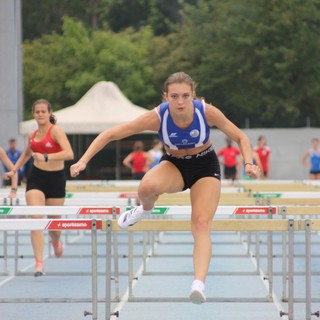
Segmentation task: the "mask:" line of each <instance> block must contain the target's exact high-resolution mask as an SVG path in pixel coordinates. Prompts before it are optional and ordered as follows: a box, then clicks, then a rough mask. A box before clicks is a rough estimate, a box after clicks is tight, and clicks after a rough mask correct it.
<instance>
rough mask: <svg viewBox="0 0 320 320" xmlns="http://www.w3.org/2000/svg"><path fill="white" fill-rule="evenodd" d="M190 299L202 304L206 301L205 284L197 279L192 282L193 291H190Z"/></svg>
mask: <svg viewBox="0 0 320 320" xmlns="http://www.w3.org/2000/svg"><path fill="white" fill-rule="evenodd" d="M189 299H190V301H191V302H192V303H195V304H201V303H204V302H206V300H207V299H206V295H205V294H204V284H203V283H202V282H201V281H199V280H195V281H193V283H192V286H191V291H190V293H189Z"/></svg>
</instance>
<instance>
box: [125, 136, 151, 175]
mask: <svg viewBox="0 0 320 320" xmlns="http://www.w3.org/2000/svg"><path fill="white" fill-rule="evenodd" d="M153 161H154V160H153V158H152V156H151V155H150V154H149V152H146V151H144V144H143V142H142V141H140V140H139V141H136V142H135V143H134V144H133V151H132V152H131V153H129V154H128V155H127V156H126V157H125V158H124V159H123V162H122V163H123V165H124V166H126V167H127V168H130V169H131V173H132V178H133V179H135V180H141V179H142V177H143V176H144V175H145V173H146V172H147V171H148V169H149V166H150V164H151V163H153Z"/></svg>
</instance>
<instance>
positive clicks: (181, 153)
mask: <svg viewBox="0 0 320 320" xmlns="http://www.w3.org/2000/svg"><path fill="white" fill-rule="evenodd" d="M211 145H212V141H210V140H208V141H207V142H206V143H205V144H204V145H203V146H200V147H197V148H190V149H180V150H173V149H169V148H167V147H165V150H166V152H167V153H168V154H170V155H172V156H174V157H177V158H179V157H185V156H193V155H195V154H198V153H201V152H202V151H204V150H206V149H208V148H209V147H210V146H211Z"/></svg>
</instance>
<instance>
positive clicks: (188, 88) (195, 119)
mask: <svg viewBox="0 0 320 320" xmlns="http://www.w3.org/2000/svg"><path fill="white" fill-rule="evenodd" d="M195 87H196V85H195V83H194V82H193V80H192V79H191V77H190V76H189V75H187V74H186V73H184V72H177V73H174V74H172V75H171V76H170V77H169V78H168V79H167V80H166V82H165V84H164V92H163V98H164V100H165V102H163V103H161V104H160V105H158V106H157V107H156V108H154V109H153V110H151V111H148V112H146V113H145V114H143V115H142V116H140V117H138V118H136V119H134V120H132V121H129V122H127V123H125V124H122V125H119V126H116V127H114V128H111V129H107V130H105V131H103V132H102V133H100V134H99V135H98V137H97V138H96V139H95V140H94V141H93V142H92V143H91V145H90V146H89V148H88V149H87V151H86V152H85V153H84V154H83V156H82V157H81V158H80V160H79V161H78V162H77V163H75V164H73V165H72V166H71V167H70V172H71V176H73V177H75V176H77V175H78V174H79V173H80V172H81V171H82V170H84V169H85V168H86V166H87V163H88V162H89V161H90V160H91V159H92V157H93V156H94V155H95V154H96V153H97V152H99V151H100V150H101V149H102V148H103V147H104V146H105V145H107V144H108V143H110V142H111V141H115V140H120V139H123V138H125V137H128V136H131V135H134V134H137V133H139V132H142V131H145V130H150V131H158V134H159V138H160V139H161V141H162V142H163V144H164V148H165V152H166V153H165V154H164V156H163V157H162V159H161V162H160V163H159V164H158V165H157V166H155V167H154V168H152V169H150V170H149V171H147V173H146V174H145V175H144V177H143V178H142V180H141V182H140V185H139V187H138V195H139V199H140V201H141V205H140V206H138V207H135V208H133V209H132V210H129V211H126V212H124V213H122V214H121V215H120V217H119V220H118V224H119V226H120V227H122V228H128V227H130V226H132V225H134V224H135V223H137V222H138V221H140V220H141V219H142V218H143V217H145V215H146V214H149V213H151V212H152V209H153V207H154V205H155V202H156V200H157V199H158V197H159V195H161V194H163V193H175V192H181V191H183V190H186V189H188V188H189V189H190V199H191V207H192V214H191V226H192V234H193V237H194V251H193V263H194V281H193V283H192V285H191V290H190V293H189V298H190V300H191V301H192V302H193V303H197V304H199V303H203V302H205V301H206V296H205V292H204V290H205V284H204V283H205V279H206V276H207V273H208V269H209V264H210V260H211V254H212V252H211V251H212V248H211V247H212V245H211V234H210V226H211V221H212V219H213V217H214V214H215V212H216V209H217V206H218V203H219V198H220V189H221V183H220V167H219V161H218V158H217V156H216V154H215V151H214V149H213V145H212V141H211V140H210V127H213V126H216V127H217V128H219V129H220V130H221V131H223V132H224V133H225V134H226V135H227V136H228V137H230V138H231V139H232V140H234V141H235V142H236V143H237V144H238V146H239V148H240V151H241V153H242V156H243V159H244V161H245V167H246V172H247V174H248V175H249V176H251V177H258V176H259V175H260V169H259V168H258V167H257V166H256V165H254V164H253V163H252V152H251V146H250V142H249V140H248V138H247V136H246V135H245V134H244V133H243V132H242V131H241V130H240V129H239V128H238V127H236V126H235V125H234V124H233V123H232V122H230V121H229V120H228V119H227V118H226V117H225V116H224V115H223V113H222V112H221V111H220V110H219V109H218V108H216V107H214V106H213V105H210V104H207V103H205V101H203V100H198V99H196V93H195Z"/></svg>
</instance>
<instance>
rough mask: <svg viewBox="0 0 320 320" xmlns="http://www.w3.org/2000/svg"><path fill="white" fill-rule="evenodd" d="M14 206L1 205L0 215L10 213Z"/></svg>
mask: <svg viewBox="0 0 320 320" xmlns="http://www.w3.org/2000/svg"><path fill="white" fill-rule="evenodd" d="M12 209H13V208H12V207H0V215H8V214H10V212H11V211H12Z"/></svg>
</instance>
